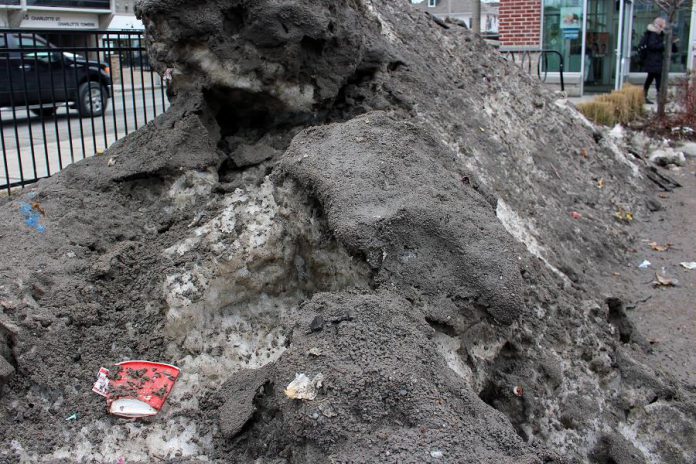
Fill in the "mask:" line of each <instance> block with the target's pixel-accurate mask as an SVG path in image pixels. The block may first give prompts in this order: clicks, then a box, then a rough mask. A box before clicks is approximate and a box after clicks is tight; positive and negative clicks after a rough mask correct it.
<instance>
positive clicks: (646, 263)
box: [638, 259, 652, 269]
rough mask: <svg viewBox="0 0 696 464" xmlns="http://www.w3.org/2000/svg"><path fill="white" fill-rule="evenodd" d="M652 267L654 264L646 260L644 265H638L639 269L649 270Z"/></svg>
mask: <svg viewBox="0 0 696 464" xmlns="http://www.w3.org/2000/svg"><path fill="white" fill-rule="evenodd" d="M651 265H652V263H651V262H650V261H648V260H647V259H646V260H645V261H643V262H642V263H640V264H639V265H638V267H639V268H641V269H647V268H649V267H650V266H651Z"/></svg>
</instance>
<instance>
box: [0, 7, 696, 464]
mask: <svg viewBox="0 0 696 464" xmlns="http://www.w3.org/2000/svg"><path fill="white" fill-rule="evenodd" d="M407 3H408V2H405V1H393V0H335V1H331V2H323V1H319V0H288V1H284V2H278V1H273V0H141V1H140V2H139V4H138V8H137V12H138V14H139V16H140V17H142V19H143V22H144V24H145V25H146V28H147V37H148V47H149V50H150V59H151V60H152V62H153V65H154V66H155V68H156V69H157V70H158V71H159V72H160V73H161V74H163V75H164V74H165V73H168V74H171V75H172V76H173V81H172V83H171V85H170V88H169V95H170V98H171V100H172V106H171V108H170V109H169V110H168V112H167V113H166V114H164V115H162V116H160V117H159V118H158V119H157V121H156V122H153V123H150V124H149V125H148V126H147V127H145V128H143V129H141V130H140V131H138V132H137V133H135V134H133V135H131V136H129V137H127V138H125V139H122V140H120V141H119V142H117V143H116V144H115V145H113V146H112V147H111V148H110V149H109V150H108V151H107V153H105V155H104V156H103V157H96V158H93V159H90V160H86V161H84V162H81V163H78V164H76V165H73V166H70V167H69V168H67V169H66V170H65V171H64V172H62V173H61V174H60V175H58V176H56V177H54V178H52V179H50V180H46V181H43V182H41V183H39V184H38V185H36V186H35V187H33V188H32V189H30V190H27V191H24V192H19V193H18V194H17V195H13V197H12V198H10V199H8V200H4V203H3V204H2V205H0V216H1V217H2V221H0V249H1V252H2V256H3V259H2V263H1V264H0V354H1V355H2V357H0V382H1V383H2V384H4V385H3V388H2V393H1V395H2V396H1V397H0V430H1V432H0V439H1V440H2V447H0V460H5V461H9V462H16V461H20V462H99V463H101V462H127V463H134V462H143V463H144V462H158V461H169V462H274V463H275V462H293V463H301V462H308V463H309V462H472V463H493V462H495V463H499V462H506V463H507V462H509V463H513V462H514V463H537V462H538V463H542V462H565V461H566V460H569V461H581V462H582V461H584V462H600V463H608V462H620V463H643V462H694V460H696V403H695V402H694V395H693V392H689V391H687V390H685V389H683V388H682V387H681V386H680V385H678V384H677V383H676V382H675V381H673V380H672V379H671V377H670V376H669V375H667V374H665V373H663V372H660V371H655V370H653V368H651V367H650V366H648V365H647V364H646V362H645V357H644V353H643V348H642V345H641V339H640V335H639V334H637V333H636V332H635V331H634V330H633V329H632V327H631V326H630V323H628V322H627V319H626V315H625V312H624V309H623V306H624V303H625V302H624V301H622V299H621V295H618V294H615V293H614V291H613V289H612V288H611V287H610V286H609V280H610V279H609V278H608V277H609V276H610V275H611V272H612V269H614V267H615V266H620V265H623V264H624V263H625V261H626V250H627V249H628V248H629V247H630V244H631V239H632V237H631V227H630V224H629V223H627V222H621V221H617V219H616V218H617V212H622V211H623V212H627V211H630V212H632V214H640V213H641V212H643V211H645V210H646V199H647V198H648V192H649V189H650V188H651V187H650V185H649V182H650V181H649V180H648V176H647V174H645V169H644V166H643V165H642V161H641V160H639V159H637V158H635V157H633V156H632V155H631V154H630V153H627V152H626V151H625V150H623V149H622V148H621V147H620V146H619V145H617V143H615V141H613V140H612V138H611V137H607V136H606V135H605V134H603V133H601V132H599V131H597V130H595V129H594V128H593V127H592V126H591V125H590V124H589V123H588V122H587V121H586V120H584V119H583V118H582V116H580V115H579V113H577V112H576V111H575V110H574V109H573V108H572V107H571V106H569V105H567V104H565V103H563V102H560V101H559V102H557V101H556V100H555V97H554V95H552V94H550V93H549V92H547V91H546V90H544V89H542V88H541V86H540V85H539V84H538V83H537V82H535V81H534V80H533V78H531V77H529V76H527V75H526V74H524V73H523V72H522V71H521V70H519V69H518V68H516V67H515V66H514V65H512V64H509V63H507V62H505V61H504V60H503V59H502V58H501V57H500V56H499V55H498V54H497V53H496V52H495V51H494V50H492V49H490V48H489V47H488V46H486V45H485V44H484V43H483V41H482V40H481V39H480V38H478V37H476V36H475V35H473V34H470V33H469V32H468V31H466V30H465V29H463V28H462V27H460V26H458V25H455V24H450V23H447V22H442V21H435V20H433V18H431V17H430V16H428V15H424V14H423V13H420V12H417V11H414V10H411V9H410V8H409V7H408V6H407ZM29 196H31V198H29ZM26 202H33V203H38V204H40V206H41V208H42V210H43V211H45V217H43V216H42V218H41V221H42V226H43V227H45V231H43V233H41V232H38V231H36V230H30V229H28V228H27V226H26V225H25V223H24V218H23V217H22V214H21V211H20V204H22V203H26ZM137 359H146V360H152V361H161V362H166V363H170V364H173V365H175V366H177V367H179V368H180V369H181V375H180V377H179V380H178V381H177V384H176V387H175V388H174V390H173V392H172V395H171V396H170V397H169V399H168V400H167V403H166V405H165V407H164V409H163V410H162V411H161V412H160V413H159V414H158V415H157V416H154V417H152V418H149V419H147V420H141V421H127V420H124V419H119V418H116V417H113V416H109V415H108V413H107V411H106V407H105V403H104V398H102V397H100V396H98V395H95V394H94V393H93V392H92V391H91V386H92V384H93V383H94V381H95V379H96V374H97V372H98V371H99V369H100V367H102V366H104V367H109V366H111V365H113V364H114V363H117V362H121V361H125V360H137ZM66 419H69V420H66Z"/></svg>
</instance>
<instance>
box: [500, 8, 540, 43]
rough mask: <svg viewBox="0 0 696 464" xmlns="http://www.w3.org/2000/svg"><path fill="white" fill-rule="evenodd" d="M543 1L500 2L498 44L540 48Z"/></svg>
mask: <svg viewBox="0 0 696 464" xmlns="http://www.w3.org/2000/svg"><path fill="white" fill-rule="evenodd" d="M542 1H543V0H500V42H501V45H502V46H504V47H541V5H542Z"/></svg>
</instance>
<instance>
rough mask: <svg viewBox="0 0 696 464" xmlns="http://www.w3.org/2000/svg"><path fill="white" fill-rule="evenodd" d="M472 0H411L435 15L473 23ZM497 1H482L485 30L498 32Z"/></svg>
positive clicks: (482, 17)
mask: <svg viewBox="0 0 696 464" xmlns="http://www.w3.org/2000/svg"><path fill="white" fill-rule="evenodd" d="M472 3H473V2H472V0H437V1H436V2H434V5H433V2H431V1H430V0H411V4H412V5H413V6H414V7H416V8H418V9H419V10H423V11H427V12H429V13H431V14H433V15H435V16H441V17H444V16H451V17H454V18H458V19H461V20H463V21H465V22H466V23H467V24H469V25H471V16H472V12H473V6H472ZM499 5H500V3H498V2H497V1H490V0H489V1H484V2H482V3H481V30H482V31H484V32H491V33H497V32H498V23H499V20H498V7H499Z"/></svg>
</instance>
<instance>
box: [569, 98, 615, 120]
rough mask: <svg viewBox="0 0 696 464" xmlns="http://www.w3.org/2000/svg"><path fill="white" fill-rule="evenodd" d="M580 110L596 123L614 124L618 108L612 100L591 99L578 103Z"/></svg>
mask: <svg viewBox="0 0 696 464" xmlns="http://www.w3.org/2000/svg"><path fill="white" fill-rule="evenodd" d="M578 110H579V111H580V112H581V113H582V114H584V115H585V117H586V118H587V119H589V120H590V121H593V122H595V123H596V124H603V125H605V126H613V125H614V124H616V110H615V109H614V104H613V103H612V102H610V101H597V100H595V101H591V102H588V103H581V104H579V105H578Z"/></svg>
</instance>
